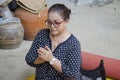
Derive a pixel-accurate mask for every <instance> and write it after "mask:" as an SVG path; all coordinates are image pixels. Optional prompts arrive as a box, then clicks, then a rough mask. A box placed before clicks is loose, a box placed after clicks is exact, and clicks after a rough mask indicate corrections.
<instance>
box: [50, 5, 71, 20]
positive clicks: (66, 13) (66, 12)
mask: <svg viewBox="0 0 120 80" xmlns="http://www.w3.org/2000/svg"><path fill="white" fill-rule="evenodd" d="M50 12H58V13H59V14H60V15H61V16H62V17H63V19H64V20H67V19H70V14H71V10H70V9H68V8H67V7H66V6H65V5H64V4H58V3H57V4H54V5H52V6H51V7H50V8H49V10H48V14H49V13H50Z"/></svg>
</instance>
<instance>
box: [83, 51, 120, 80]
mask: <svg viewBox="0 0 120 80" xmlns="http://www.w3.org/2000/svg"><path fill="white" fill-rule="evenodd" d="M101 59H103V61H104V67H105V72H106V76H107V77H110V78H113V79H117V80H120V60H118V59H113V58H108V57H104V56H100V55H96V54H92V53H89V52H84V51H83V52H82V60H83V62H82V67H83V68H84V69H86V70H91V69H94V68H96V67H97V66H99V62H100V60H101Z"/></svg>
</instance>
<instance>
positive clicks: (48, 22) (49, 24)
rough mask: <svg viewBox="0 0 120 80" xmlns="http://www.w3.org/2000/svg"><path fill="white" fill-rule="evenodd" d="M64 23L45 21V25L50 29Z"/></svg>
mask: <svg viewBox="0 0 120 80" xmlns="http://www.w3.org/2000/svg"><path fill="white" fill-rule="evenodd" d="M63 22H64V21H61V22H57V21H54V22H51V21H49V20H46V21H45V23H46V25H47V26H48V27H51V26H52V25H54V26H55V27H59V26H60V24H61V23H63Z"/></svg>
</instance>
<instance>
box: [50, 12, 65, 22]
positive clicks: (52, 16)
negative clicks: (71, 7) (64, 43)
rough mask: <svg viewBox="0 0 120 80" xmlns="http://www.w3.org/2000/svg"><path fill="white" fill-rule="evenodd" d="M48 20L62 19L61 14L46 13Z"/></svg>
mask: <svg viewBox="0 0 120 80" xmlns="http://www.w3.org/2000/svg"><path fill="white" fill-rule="evenodd" d="M48 19H50V20H63V18H62V16H61V15H60V14H59V13H58V12H50V13H49V14H48Z"/></svg>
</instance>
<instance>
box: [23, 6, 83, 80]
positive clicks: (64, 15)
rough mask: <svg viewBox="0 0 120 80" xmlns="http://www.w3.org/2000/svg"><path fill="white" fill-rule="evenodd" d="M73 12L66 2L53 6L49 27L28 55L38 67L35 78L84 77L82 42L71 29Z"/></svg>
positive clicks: (69, 79) (72, 79)
mask: <svg viewBox="0 0 120 80" xmlns="http://www.w3.org/2000/svg"><path fill="white" fill-rule="evenodd" d="M70 14H71V10H70V9H68V8H67V7H66V6H65V5H64V4H54V5H52V6H51V7H50V8H49V10H48V19H47V20H46V22H45V23H46V25H47V26H48V29H43V30H40V31H39V32H38V34H37V36H36V38H35V40H34V42H33V44H32V46H31V48H30V50H29V52H28V53H27V55H26V58H25V59H26V62H27V64H28V65H30V66H33V67H35V68H36V77H35V80H81V79H80V76H81V73H80V65H81V47H80V42H79V41H78V40H77V38H76V37H75V36H74V35H73V34H72V33H71V32H69V31H68V30H67V23H68V22H69V19H70Z"/></svg>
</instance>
